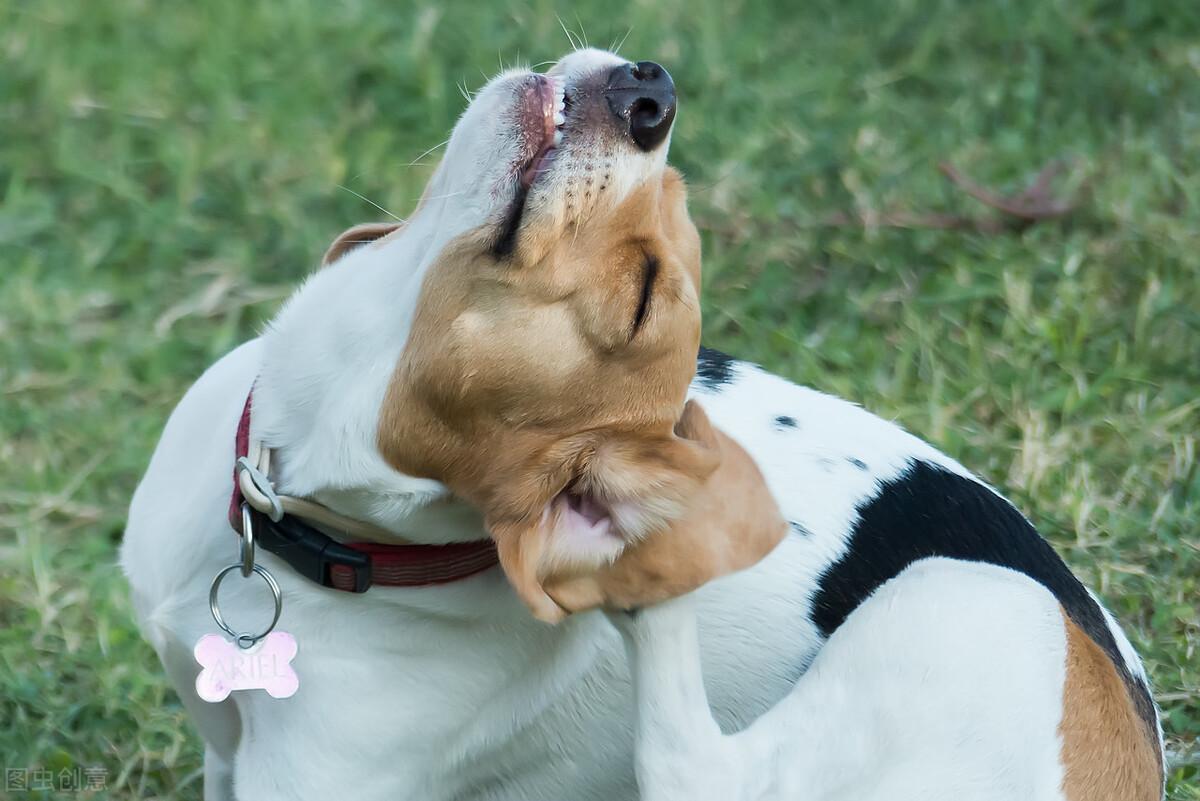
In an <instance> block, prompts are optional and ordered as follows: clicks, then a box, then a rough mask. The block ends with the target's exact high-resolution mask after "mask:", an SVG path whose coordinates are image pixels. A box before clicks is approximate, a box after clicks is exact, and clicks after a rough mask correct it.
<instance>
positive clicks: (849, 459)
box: [846, 456, 867, 470]
mask: <svg viewBox="0 0 1200 801" xmlns="http://www.w3.org/2000/svg"><path fill="white" fill-rule="evenodd" d="M846 461H847V462H849V463H850V464H851V465H853V466H854V467H857V468H858V469H859V470H866V469H867V463H866V462H864V461H863V460H862V459H855V458H854V457H853V456H847V457H846Z"/></svg>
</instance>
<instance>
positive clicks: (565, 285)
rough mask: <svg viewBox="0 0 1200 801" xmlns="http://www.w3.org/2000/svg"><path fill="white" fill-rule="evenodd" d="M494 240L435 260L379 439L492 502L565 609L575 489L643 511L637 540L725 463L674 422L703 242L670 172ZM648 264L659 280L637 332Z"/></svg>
mask: <svg viewBox="0 0 1200 801" xmlns="http://www.w3.org/2000/svg"><path fill="white" fill-rule="evenodd" d="M492 236H494V232H493V231H492V230H491V229H480V230H477V231H472V232H468V233H466V234H464V235H462V236H460V237H459V238H458V239H456V240H455V241H453V242H452V243H450V244H449V245H448V246H447V247H445V248H444V249H443V252H442V253H441V255H440V257H439V259H438V262H437V263H435V264H434V265H432V266H431V268H430V269H429V272H428V274H427V276H426V278H425V282H424V284H423V286H422V293H421V299H420V302H419V303H418V307H417V312H416V315H415V317H414V320H413V326H412V330H411V333H410V336H409V340H408V343H407V345H406V347H405V350H404V353H403V354H402V355H401V359H400V362H399V364H398V365H397V367H396V370H395V373H394V375H393V377H392V381H391V383H390V385H389V388H388V391H387V395H386V397H385V400H384V404H383V409H382V412H381V415H380V421H379V429H378V443H379V449H380V452H381V453H382V454H383V456H384V458H385V459H386V460H387V461H388V462H389V464H391V465H392V466H393V467H395V468H396V469H397V470H400V471H402V472H404V473H407V474H409V475H413V476H421V477H428V478H434V479H437V480H439V481H441V482H443V483H444V484H446V485H447V486H448V487H450V489H451V490H453V491H454V493H455V494H457V495H459V496H460V497H462V498H464V499H466V500H468V501H470V502H471V503H473V504H474V505H475V506H477V507H478V508H480V509H481V510H482V512H483V514H484V521H485V524H486V526H487V527H488V530H489V531H490V532H491V534H492V536H493V537H494V538H495V540H496V543H497V550H498V552H499V554H500V559H501V565H502V567H503V568H504V570H505V571H506V573H507V575H508V578H509V580H510V582H511V583H512V584H513V586H514V587H515V588H516V590H517V592H518V593H519V594H520V595H521V597H522V598H523V599H524V600H525V602H526V603H527V604H529V606H530V608H531V609H533V611H534V613H535V614H537V615H538V616H539V617H541V618H543V619H545V620H557V619H559V618H561V616H562V614H563V610H561V609H560V608H559V607H558V605H557V604H555V603H554V602H553V601H552V600H551V599H550V598H549V597H548V596H547V595H546V594H545V592H544V590H543V589H542V587H541V584H540V577H539V575H538V570H539V566H540V565H541V562H542V549H543V548H544V547H545V544H546V542H547V537H548V536H549V534H548V532H546V531H545V530H544V527H545V523H546V512H547V508H548V504H549V503H550V502H551V501H553V499H554V498H555V497H556V496H558V495H559V493H562V492H564V491H566V490H567V489H569V488H571V489H574V488H580V489H582V490H584V491H586V492H588V493H589V494H591V495H592V496H593V497H595V498H597V499H598V500H599V501H601V502H602V503H604V504H607V505H610V506H612V505H617V504H621V505H622V506H623V508H626V509H633V510H634V511H635V512H636V515H635V518H636V521H635V525H634V528H635V529H636V530H632V531H623V532H621V533H622V534H623V535H625V536H626V537H628V538H630V539H637V538H639V537H640V536H643V535H645V534H647V533H649V532H651V531H657V530H661V529H663V528H665V527H666V526H667V525H668V524H669V523H670V522H671V521H672V520H673V519H675V518H676V517H678V516H679V514H681V513H682V511H683V509H684V507H685V505H686V502H687V501H688V500H689V499H691V498H692V497H693V496H694V495H695V494H696V493H697V492H698V490H699V488H700V487H701V485H702V484H703V482H704V481H705V480H706V479H707V478H708V476H709V475H710V474H711V473H712V472H713V470H714V469H715V468H716V466H717V462H718V460H719V454H718V453H717V452H716V451H715V450H714V449H713V448H711V447H707V446H705V445H704V444H703V443H699V442H696V441H693V440H690V439H687V438H686V437H681V436H679V435H677V434H676V433H675V430H674V426H675V423H676V421H677V420H679V419H680V415H681V413H682V410H683V406H684V400H685V397H686V392H687V386H688V383H689V381H690V380H691V377H692V374H693V372H694V370H695V355H696V351H697V349H698V346H699V336H700V306H699V283H700V245H699V235H698V234H697V232H696V229H695V227H694V226H693V225H692V223H691V220H690V219H689V218H688V216H687V209H686V193H685V190H684V187H683V182H682V179H681V178H680V177H679V175H678V174H677V173H675V172H674V171H673V170H670V169H668V170H666V171H665V172H664V173H663V176H662V179H661V181H650V182H648V183H646V184H645V185H643V186H642V187H640V188H638V189H636V190H634V191H633V192H632V193H631V194H630V196H629V197H627V198H626V199H625V200H624V201H623V202H622V203H621V204H619V205H618V206H616V207H615V208H613V209H611V210H609V211H607V212H603V211H596V212H595V213H593V214H592V215H591V216H590V218H589V219H588V220H586V221H585V222H583V223H580V224H578V225H575V224H570V225H568V227H567V229H566V230H561V224H560V223H557V222H556V221H553V220H544V221H542V220H539V221H536V222H535V223H533V224H529V225H526V226H525V227H524V228H523V229H522V232H521V236H520V238H519V240H518V247H517V250H516V252H515V253H514V254H513V256H512V257H511V258H497V257H495V256H494V255H493V254H492V252H491V237H492ZM648 258H654V259H656V260H657V262H658V274H657V277H656V279H655V281H654V286H653V293H652V297H651V301H650V306H649V312H648V314H647V315H646V317H645V320H644V322H643V323H642V325H641V326H640V327H638V328H637V330H635V329H634V323H633V321H634V317H635V313H636V310H637V308H638V305H639V302H640V299H641V294H642V284H643V278H644V276H645V265H646V260H647V259H648Z"/></svg>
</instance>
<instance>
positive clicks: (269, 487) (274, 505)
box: [235, 456, 283, 523]
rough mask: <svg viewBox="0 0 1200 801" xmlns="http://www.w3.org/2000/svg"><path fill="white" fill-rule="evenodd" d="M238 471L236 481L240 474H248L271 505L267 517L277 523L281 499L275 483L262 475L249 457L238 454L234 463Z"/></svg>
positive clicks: (252, 482) (280, 515)
mask: <svg viewBox="0 0 1200 801" xmlns="http://www.w3.org/2000/svg"><path fill="white" fill-rule="evenodd" d="M235 466H236V469H237V471H238V481H239V483H240V482H241V474H242V473H245V474H247V475H248V476H250V483H251V484H253V485H254V488H255V489H256V490H258V492H259V494H260V495H262V496H263V497H264V498H266V499H267V503H269V504H270V505H271V509H270V511H268V512H266V515H267V517H269V518H271V519H272V520H274V521H275V522H276V523H278V522H279V521H280V520H282V519H283V501H281V500H280V499H279V495H278V494H277V493H276V492H275V485H274V484H272V483H271V479H269V478H267V477H266V476H265V475H263V473H262V471H261V470H259V469H258V467H257V466H256V465H253V464H251V463H250V459H249V457H246V456H239V457H238V460H237V462H236V464H235Z"/></svg>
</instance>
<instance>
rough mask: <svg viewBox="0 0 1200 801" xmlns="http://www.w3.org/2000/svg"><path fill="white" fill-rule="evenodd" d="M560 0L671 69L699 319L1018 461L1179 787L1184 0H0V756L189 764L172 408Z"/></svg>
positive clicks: (1028, 500)
mask: <svg viewBox="0 0 1200 801" xmlns="http://www.w3.org/2000/svg"><path fill="white" fill-rule="evenodd" d="M556 11H557V13H558V14H561V15H562V17H563V21H564V23H565V24H566V26H567V27H568V28H572V29H574V30H575V31H577V32H586V34H587V35H588V36H589V37H590V38H591V40H592V41H593V42H594V43H599V44H602V45H607V44H609V43H610V42H612V41H613V40H617V39H620V38H622V37H625V42H624V45H623V49H622V52H624V53H626V54H628V55H630V56H633V57H635V58H653V59H655V60H658V61H661V62H663V63H664V64H666V65H668V67H669V68H670V69H671V70H672V72H673V74H674V75H675V77H676V79H677V82H678V85H679V88H680V92H681V96H682V106H681V112H680V117H679V122H678V128H677V131H676V135H675V138H674V148H673V160H674V162H675V163H676V164H677V165H678V166H680V167H681V168H682V169H683V170H684V172H685V173H686V174H687V175H688V177H689V180H690V182H691V184H692V187H693V202H692V206H693V212H694V215H695V217H696V220H697V221H698V223H699V225H700V227H701V228H702V229H703V230H704V238H705V248H706V260H705V270H706V287H705V304H706V305H705V310H706V324H705V327H706V337H707V340H708V342H709V344H712V345H715V346H718V347H722V348H725V349H728V350H731V351H733V352H735V353H738V354H739V355H742V356H745V357H748V358H752V359H755V360H758V361H760V362H762V363H763V364H765V365H767V366H768V367H770V368H772V369H774V370H776V371H779V372H781V373H783V374H785V375H787V376H789V377H791V378H793V379H796V380H798V381H801V382H804V383H808V384H811V385H814V386H816V387H819V388H822V389H825V390H828V391H830V392H834V393H837V394H840V395H842V396H845V397H848V398H851V399H854V400H857V401H860V402H862V403H863V404H864V405H866V406H867V407H868V408H870V409H872V410H874V411H876V412H878V413H880V414H882V415H883V416H885V417H888V418H894V419H896V420H898V421H900V422H901V423H902V424H904V425H905V426H906V427H908V428H909V429H911V430H913V431H915V432H917V433H919V434H921V435H922V436H924V437H926V438H927V439H929V440H931V441H932V442H934V443H936V444H937V445H939V446H940V447H942V448H943V449H944V450H946V451H947V452H949V453H950V454H952V455H954V456H956V457H957V458H959V459H960V460H962V461H963V462H965V463H966V464H968V465H969V466H971V467H972V468H973V469H975V470H977V471H978V472H980V473H981V474H982V475H984V476H985V477H987V478H988V479H989V480H991V481H993V482H995V483H996V484H998V485H1000V486H1001V487H1003V488H1004V489H1005V490H1006V491H1007V492H1009V493H1010V494H1011V496H1012V497H1013V498H1014V500H1015V501H1016V502H1017V503H1018V504H1019V505H1020V506H1021V507H1022V508H1023V509H1025V510H1026V511H1027V512H1028V513H1029V514H1030V515H1031V516H1032V517H1033V518H1034V520H1035V521H1036V522H1037V523H1038V525H1039V527H1040V528H1041V529H1042V530H1043V531H1044V532H1045V533H1046V534H1047V535H1048V536H1049V537H1050V539H1051V540H1052V541H1053V542H1054V544H1055V545H1056V546H1057V547H1058V549H1059V550H1060V552H1061V553H1062V554H1063V555H1064V556H1065V557H1066V559H1067V560H1068V562H1069V563H1070V564H1071V565H1073V566H1074V567H1075V568H1076V569H1077V571H1078V573H1079V574H1080V575H1081V577H1082V578H1083V579H1084V580H1085V581H1087V582H1088V583H1089V584H1090V585H1091V586H1093V587H1094V588H1096V590H1097V591H1098V592H1099V593H1100V595H1101V596H1102V597H1103V598H1104V599H1105V601H1106V602H1107V603H1108V605H1109V606H1110V607H1111V608H1112V609H1113V611H1114V612H1115V613H1116V614H1117V615H1118V616H1119V617H1120V618H1121V619H1122V621H1124V623H1125V624H1126V625H1127V626H1128V631H1129V632H1130V635H1131V637H1132V639H1133V640H1134V642H1135V644H1136V645H1137V647H1138V648H1139V650H1140V651H1141V653H1142V654H1143V655H1144V657H1145V659H1146V662H1147V666H1148V668H1149V671H1150V673H1151V676H1152V678H1153V682H1154V685H1155V688H1156V690H1157V693H1158V696H1159V698H1160V700H1161V703H1162V706H1163V709H1164V719H1165V725H1166V730H1167V738H1168V746H1169V750H1170V753H1171V755H1172V760H1173V763H1172V764H1173V767H1172V768H1171V780H1170V793H1171V797H1172V798H1174V799H1180V800H1181V801H1182V800H1183V799H1193V800H1194V799H1200V746H1198V745H1197V740H1198V737H1200V654H1197V650H1198V647H1200V600H1198V599H1200V534H1198V533H1197V528H1196V520H1197V519H1198V517H1200V475H1198V470H1197V458H1196V440H1197V435H1198V433H1200V425H1198V423H1200V233H1198V230H1200V225H1198V223H1200V160H1198V159H1200V4H1197V3H1194V2H1188V1H1187V0H1179V1H1178V2H1174V3H1172V2H1167V1H1166V0H1160V1H1159V2H1138V1H1136V0H1128V2H1121V1H1120V0H1008V2H1002V3H988V4H983V3H977V4H969V3H966V2H960V3H956V2H949V1H948V0H947V1H945V2H938V1H936V0H898V1H895V0H892V1H890V2H889V1H885V0H863V1H862V2H835V0H815V1H814V2H809V3H806V4H804V5H803V8H802V9H799V10H797V9H794V8H792V4H787V3H782V2H780V3H777V4H772V3H767V2H750V0H732V2H730V1H729V0H656V2H654V3H638V4H631V5H629V6H615V5H614V4H612V3H609V2H605V1H604V0H580V1H579V2H575V3H572V4H570V6H567V5H563V6H561V7H558V8H557V9H556V7H555V6H554V5H553V4H551V3H549V2H545V1H544V0H530V2H515V3H511V4H508V5H507V6H506V7H501V6H500V4H489V5H487V6H486V7H485V6H483V5H480V6H479V7H472V6H470V5H466V4H462V3H457V2H451V3H442V2H438V3H433V2H432V0H416V2H415V3H413V4H396V3H385V2H382V0H380V2H373V1H372V0H346V1H345V2H341V3H336V4H333V3H323V2H318V1H317V0H278V2H271V3H244V2H235V0H206V2H204V3H150V2H146V0H87V1H86V2H85V0H74V1H73V2H72V1H71V0H68V1H67V2H62V3H35V2H22V0H0V53H2V54H3V56H2V58H3V63H4V65H5V66H4V68H3V69H0V696H2V706H0V754H3V758H4V762H5V764H6V765H7V766H9V767H16V768H18V769H21V770H24V769H26V768H37V769H42V770H53V771H55V772H57V771H59V770H60V769H62V768H68V769H72V768H77V767H81V766H95V767H98V768H100V769H102V770H104V771H106V774H105V785H106V789H104V790H100V791H95V792H91V793H83V794H81V796H80V797H86V796H87V795H89V794H90V795H92V796H95V797H101V796H108V797H113V798H134V797H136V798H146V797H161V798H168V797H179V798H198V797H199V792H200V780H199V774H198V771H199V766H200V755H199V751H198V744H197V741H196V738H195V736H194V735H193V734H192V732H191V730H190V728H189V726H188V724H187V723H186V719H185V716H184V714H183V711H182V709H181V707H180V705H179V702H178V700H177V699H176V697H175V696H174V695H173V693H172V692H171V691H170V690H168V689H167V687H166V686H165V684H164V681H163V679H162V676H161V673H160V670H159V667H158V665H157V663H156V661H155V659H154V656H153V654H152V652H151V651H150V649H149V647H148V646H146V645H145V644H143V643H142V642H141V641H140V640H139V638H138V635H137V633H136V631H135V630H134V628H133V626H132V624H131V621H130V607H129V602H128V599H127V596H126V590H125V586H124V584H123V582H122V580H121V578H120V575H119V573H118V571H117V569H116V567H115V565H114V555H115V551H116V548H117V544H118V542H119V540H120V536H121V530H122V525H123V516H124V513H125V508H126V505H127V503H128V499H129V497H130V494H131V493H132V491H133V488H134V486H135V484H136V483H137V480H138V477H139V475H140V473H141V471H142V470H143V468H144V466H145V464H146V461H147V458H148V456H149V453H150V450H151V448H152V447H153V445H154V443H155V440H156V438H157V436H158V433H159V431H160V429H161V426H162V424H163V421H164V419H165V417H166V415H167V414H168V412H169V411H170V409H171V407H172V405H173V404H174V403H175V402H176V400H177V399H178V398H179V396H180V395H181V394H182V393H183V392H184V391H185V389H186V388H187V386H188V385H189V383H190V382H191V381H192V380H193V379H194V378H195V377H196V376H197V375H198V374H199V373H200V372H201V370H203V369H204V367H205V366H206V365H208V364H209V363H210V362H212V361H213V360H214V359H216V358H218V357H219V356H220V355H222V354H223V353H225V352H226V351H227V350H229V349H230V348H231V347H233V346H234V345H235V344H236V343H238V342H240V341H241V340H243V339H245V338H247V337H250V336H252V335H253V334H254V332H255V331H256V330H257V329H258V328H259V327H260V326H261V325H262V323H263V322H264V321H265V320H267V319H269V318H270V316H271V315H272V313H273V311H274V310H275V309H276V308H277V306H278V304H279V302H280V300H281V299H282V298H283V297H285V296H286V294H287V293H288V291H289V289H290V288H291V287H292V286H294V285H295V284H296V282H297V281H299V280H300V279H301V277H303V276H304V275H305V274H306V273H307V272H309V271H310V270H311V269H313V268H314V265H315V263H316V260H317V259H318V258H319V255H320V254H321V252H322V251H323V249H324V247H325V245H326V244H327V243H328V241H330V239H331V237H332V236H334V235H335V234H336V233H337V232H338V231H340V230H341V229H342V228H343V227H345V226H347V225H348V224H350V223H354V222H359V221H363V220H367V219H377V218H379V217H381V212H379V211H378V210H377V209H375V208H373V207H372V206H371V205H370V204H368V203H366V202H364V201H363V200H362V199H360V197H359V195H362V196H364V197H367V198H370V199H371V200H372V201H374V202H376V203H378V204H380V205H381V206H384V207H386V208H388V209H391V210H393V211H395V212H396V213H398V214H404V213H405V212H407V210H408V209H410V208H411V207H412V206H413V204H414V202H415V200H416V198H417V196H418V195H419V193H420V190H421V187H422V185H423V182H424V181H425V180H426V178H427V177H428V175H429V173H430V171H431V169H432V165H433V163H434V162H435V160H436V158H437V156H436V153H435V154H434V155H430V156H426V157H424V158H418V156H419V154H421V153H423V152H425V151H426V150H427V149H429V148H430V147H431V146H433V145H436V144H437V143H438V142H441V141H442V140H443V139H444V138H445V136H446V134H447V132H448V130H449V129H450V127H451V125H452V124H453V122H454V120H455V117H456V115H457V114H458V113H459V112H460V110H461V108H462V106H463V103H464V101H463V98H462V97H461V96H460V92H459V89H458V88H457V87H458V86H459V85H463V86H465V87H467V88H473V87H475V86H477V85H479V84H480V83H481V82H482V81H483V75H484V74H490V73H492V72H494V71H495V70H496V69H497V68H498V66H499V62H500V61H501V60H502V61H504V62H505V63H511V62H515V61H519V60H520V61H525V62H535V63H536V62H539V61H542V60H543V59H553V58H555V57H556V56H557V55H559V54H560V52H561V51H563V50H564V49H566V47H567V46H568V45H567V40H566V37H565V36H564V34H563V32H562V30H561V29H560V23H559V21H558V19H557V18H556V13H555V12H556ZM1059 158H1061V159H1065V163H1066V165H1067V166H1066V170H1065V172H1064V174H1063V175H1062V176H1060V177H1059V179H1058V181H1057V183H1056V184H1055V191H1056V192H1058V193H1059V194H1060V195H1062V196H1063V197H1075V198H1077V199H1078V200H1077V207H1076V208H1075V209H1074V210H1073V211H1072V212H1071V213H1070V214H1068V215H1066V216H1065V217H1063V218H1062V219H1059V220H1053V221H1045V222H1041V223H1039V224H1037V225H1033V226H1029V227H1027V228H1024V229H1019V230H1018V229H1015V228H1012V229H1010V228H1006V229H1005V230H1001V231H994V230H986V231H981V230H974V229H972V228H970V227H968V228H966V229H950V230H939V229H935V228H931V227H929V226H928V225H927V224H926V222H927V221H925V220H924V219H923V218H924V217H925V216H927V215H929V214H933V213H940V214H948V215H962V216H968V217H977V218H991V217H992V216H994V214H995V213H994V212H993V211H992V210H990V209H988V208H987V207H986V206H984V205H982V204H980V203H978V202H977V201H975V200H973V199H971V198H969V197H968V196H967V194H965V193H964V192H963V191H961V190H960V189H958V188H956V187H954V186H953V185H952V184H950V183H949V182H947V181H946V180H945V178H943V177H942V176H941V175H940V174H939V173H938V171H937V169H936V165H937V164H938V163H939V162H941V161H949V162H951V163H952V164H954V165H955V166H956V167H957V168H959V169H960V170H962V171H964V172H965V173H967V174H969V175H971V176H972V177H974V178H975V179H976V180H977V181H979V182H981V183H983V184H985V185H988V186H992V187H996V188H998V190H1000V191H1004V192H1013V191H1015V190H1017V189H1019V188H1020V187H1022V186H1023V185H1025V184H1026V183H1027V182H1028V181H1029V180H1030V179H1031V177H1032V176H1033V175H1034V174H1035V173H1036V172H1037V171H1038V170H1039V169H1040V168H1041V166H1042V165H1043V164H1045V163H1047V162H1048V161H1050V160H1052V159H1059ZM414 160H415V163H413V162H414ZM343 187H344V188H343ZM897 220H899V221H901V222H903V221H905V220H907V222H908V225H906V226H895V225H891V224H889V223H893V222H896V221H897ZM31 778H32V777H31ZM41 779H42V780H43V781H44V780H45V774H41ZM55 781H58V777H57V774H56V778H55ZM59 792H61V787H60V791H59ZM32 795H36V794H32ZM12 797H14V798H17V797H25V796H23V795H20V794H17V793H15V792H14V793H13V794H12Z"/></svg>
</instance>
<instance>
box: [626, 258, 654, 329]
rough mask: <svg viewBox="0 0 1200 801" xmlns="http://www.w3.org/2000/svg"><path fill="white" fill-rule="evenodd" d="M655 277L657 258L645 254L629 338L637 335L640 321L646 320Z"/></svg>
mask: <svg viewBox="0 0 1200 801" xmlns="http://www.w3.org/2000/svg"><path fill="white" fill-rule="evenodd" d="M656 278H658V259H656V258H655V257H653V256H647V257H646V261H645V263H644V264H643V265H642V295H641V297H640V298H639V299H638V306H637V312H636V313H635V314H634V316H633V331H632V332H630V334H629V339H630V340H632V339H633V338H634V337H635V336H637V332H638V329H640V328H641V327H642V323H644V322H645V321H646V315H647V314H648V313H649V312H650V298H651V297H653V295H654V281H655V279H656Z"/></svg>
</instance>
